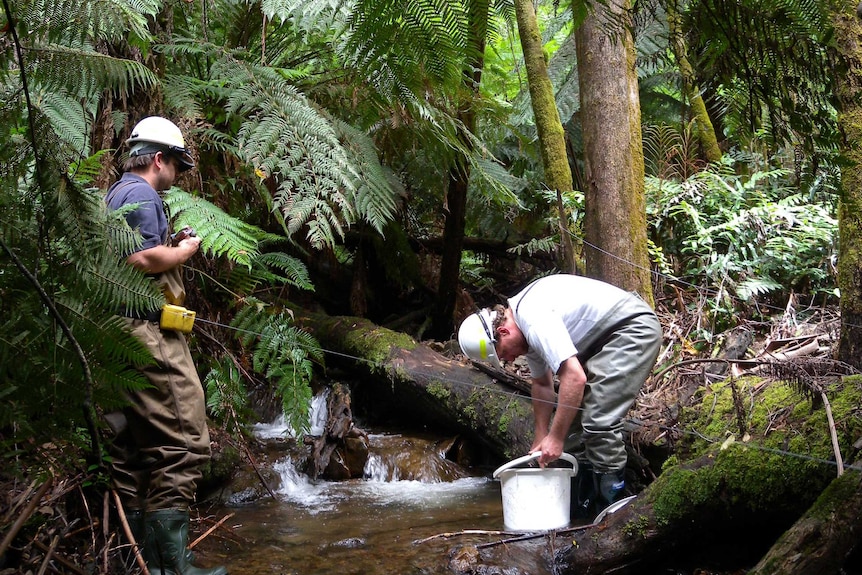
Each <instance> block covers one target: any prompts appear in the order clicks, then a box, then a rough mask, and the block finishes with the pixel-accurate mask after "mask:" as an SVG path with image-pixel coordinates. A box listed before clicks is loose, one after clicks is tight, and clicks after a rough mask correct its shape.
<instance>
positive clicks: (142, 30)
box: [13, 0, 162, 42]
mask: <svg viewBox="0 0 862 575" xmlns="http://www.w3.org/2000/svg"><path fill="white" fill-rule="evenodd" d="M161 5H162V3H161V1H159V0H100V1H99V2H74V1H71V0H61V1H57V0H29V1H19V2H16V3H13V13H15V15H16V17H17V19H18V20H19V23H20V24H21V25H22V27H23V28H24V29H25V30H26V32H27V34H29V35H32V36H35V37H41V38H45V39H47V40H48V41H60V40H65V41H71V42H80V41H84V40H88V39H92V40H104V41H111V40H119V39H125V38H128V37H129V36H133V37H137V38H140V39H149V38H150V33H149V29H148V27H147V17H148V16H150V17H152V16H155V15H156V14H157V13H158V11H159V9H160V8H161Z"/></svg>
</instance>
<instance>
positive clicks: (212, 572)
mask: <svg viewBox="0 0 862 575" xmlns="http://www.w3.org/2000/svg"><path fill="white" fill-rule="evenodd" d="M146 525H147V543H148V545H147V549H145V551H146V552H145V554H144V559H145V560H146V562H147V569H149V571H150V573H151V575H227V569H225V568H224V567H213V568H210V569H206V568H202V567H195V566H194V565H192V563H191V558H190V553H189V551H188V546H189V512H188V511H187V510H183V509H160V510H158V511H150V512H148V513H147V516H146Z"/></svg>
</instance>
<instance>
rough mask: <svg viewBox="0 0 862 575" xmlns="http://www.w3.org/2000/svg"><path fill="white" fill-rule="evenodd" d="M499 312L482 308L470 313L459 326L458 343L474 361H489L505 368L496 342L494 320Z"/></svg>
mask: <svg viewBox="0 0 862 575" xmlns="http://www.w3.org/2000/svg"><path fill="white" fill-rule="evenodd" d="M496 317H497V312H495V311H492V310H490V309H487V308H485V309H482V310H479V311H477V312H476V313H474V314H472V315H470V316H469V317H468V318H467V319H465V320H464V321H463V322H462V323H461V327H460V328H458V344H459V345H460V346H461V351H463V352H464V355H466V356H467V357H469V358H470V359H472V360H474V361H487V362H489V363H490V364H491V365H493V366H494V367H496V368H498V369H503V366H502V365H501V364H500V360H499V358H498V357H497V350H496V349H495V348H494V344H495V343H496V342H497V338H496V337H495V334H494V320H495V319H496Z"/></svg>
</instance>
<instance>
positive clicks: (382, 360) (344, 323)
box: [297, 312, 533, 460]
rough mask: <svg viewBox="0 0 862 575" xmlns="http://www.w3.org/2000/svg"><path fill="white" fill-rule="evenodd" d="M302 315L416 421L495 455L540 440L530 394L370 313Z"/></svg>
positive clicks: (506, 455)
mask: <svg viewBox="0 0 862 575" xmlns="http://www.w3.org/2000/svg"><path fill="white" fill-rule="evenodd" d="M297 321H298V322H299V323H300V325H301V326H302V327H303V328H304V329H306V330H307V331H308V332H309V333H311V334H312V335H314V337H315V338H317V340H318V341H319V342H320V343H321V345H322V346H323V347H324V348H325V349H327V350H330V351H332V352H334V353H333V354H332V355H331V356H329V357H328V361H329V362H331V363H332V364H338V363H340V364H342V365H343V364H349V368H350V370H351V371H352V372H353V373H360V374H363V373H364V374H367V376H368V377H367V380H366V383H368V384H369V385H371V386H373V393H374V394H375V396H376V397H377V399H378V400H380V401H381V402H385V403H386V404H388V405H392V406H395V407H394V408H395V409H398V410H399V411H401V412H402V413H406V414H409V417H410V418H411V419H412V420H413V421H416V422H432V421H433V423H434V425H435V427H436V428H437V429H447V430H449V431H451V432H454V433H458V434H462V435H464V436H465V437H469V438H471V439H473V440H475V441H477V442H479V443H480V444H481V445H484V446H485V447H486V448H487V449H488V450H489V451H490V454H491V455H492V456H493V457H494V458H495V459H500V460H502V459H512V458H514V457H517V456H520V455H524V454H525V453H527V450H528V449H529V448H530V445H531V443H532V438H533V412H532V406H531V404H530V400H529V398H527V397H524V396H523V395H521V394H519V393H516V392H514V391H513V390H512V389H511V388H509V387H506V386H503V385H501V384H500V383H498V382H497V381H496V380H495V379H493V378H492V377H489V376H488V375H486V374H485V373H483V372H481V371H479V370H477V369H475V368H474V367H473V366H472V365H471V364H470V363H460V362H458V361H453V360H451V359H448V358H446V357H444V356H443V355H441V354H439V353H437V352H435V351H434V350H432V349H431V348H430V347H428V346H426V345H424V344H421V343H418V342H416V341H415V340H414V339H412V338H411V337H409V336H407V335H405V334H402V333H398V332H394V331H391V330H388V329H386V328H383V327H380V326H378V325H376V324H374V323H372V322H370V321H368V320H366V319H363V318H357V317H349V316H332V317H330V316H325V315H321V314H309V313H302V312H300V313H299V314H298V315H297Z"/></svg>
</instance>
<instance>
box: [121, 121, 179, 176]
mask: <svg viewBox="0 0 862 575" xmlns="http://www.w3.org/2000/svg"><path fill="white" fill-rule="evenodd" d="M126 145H127V146H129V156H130V157H132V156H141V155H144V154H152V153H155V152H165V151H167V152H169V153H171V154H173V155H174V156H175V157H176V158H177V159H178V160H179V162H180V171H181V172H184V171H186V170H188V169H190V168H193V167H194V166H195V162H194V160H192V156H191V154H189V151H188V149H187V148H186V141H185V140H184V139H183V133H182V132H181V131H180V129H179V128H178V127H177V125H176V124H174V123H173V122H171V121H170V120H168V119H167V118H162V117H161V116H150V117H149V118H144V119H143V120H141V121H140V122H138V123H137V124H135V127H134V128H132V135H131V136H130V137H129V139H128V140H126Z"/></svg>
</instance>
